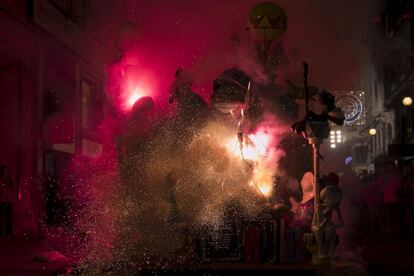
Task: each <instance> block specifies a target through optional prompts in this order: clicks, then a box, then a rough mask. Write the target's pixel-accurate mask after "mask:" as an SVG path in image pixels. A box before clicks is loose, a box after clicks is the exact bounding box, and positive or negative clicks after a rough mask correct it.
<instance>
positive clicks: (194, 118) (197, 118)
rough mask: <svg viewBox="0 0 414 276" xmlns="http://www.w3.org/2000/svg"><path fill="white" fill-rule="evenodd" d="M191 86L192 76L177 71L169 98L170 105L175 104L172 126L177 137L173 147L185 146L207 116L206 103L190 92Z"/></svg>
mask: <svg viewBox="0 0 414 276" xmlns="http://www.w3.org/2000/svg"><path fill="white" fill-rule="evenodd" d="M192 85H193V79H192V76H191V75H190V74H189V73H188V72H186V71H185V70H183V69H178V70H177V72H176V73H175V80H174V81H173V83H172V85H171V96H170V98H169V103H170V104H175V103H176V104H177V115H176V117H175V121H174V125H173V129H174V130H175V132H176V133H177V137H174V138H175V139H174V141H175V142H174V144H175V145H177V144H178V145H187V144H188V143H189V142H190V140H191V138H192V137H193V135H194V133H196V131H197V129H200V128H201V127H202V126H203V124H204V122H205V121H207V119H208V116H209V108H208V106H207V103H206V102H205V101H204V100H203V98H202V97H201V96H199V95H198V94H196V93H195V92H193V91H192V90H191V86H192Z"/></svg>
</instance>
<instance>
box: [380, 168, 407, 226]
mask: <svg viewBox="0 0 414 276" xmlns="http://www.w3.org/2000/svg"><path fill="white" fill-rule="evenodd" d="M383 181H384V182H383V184H382V185H383V191H384V195H383V203H384V217H385V223H386V225H385V232H387V233H393V234H397V232H398V230H399V228H400V223H401V221H400V219H399V218H400V217H401V214H400V201H399V198H398V194H399V191H400V190H401V187H402V185H401V182H402V181H401V174H400V172H399V171H398V169H397V167H396V166H395V163H394V162H393V161H390V162H387V163H386V164H385V168H384V177H383Z"/></svg>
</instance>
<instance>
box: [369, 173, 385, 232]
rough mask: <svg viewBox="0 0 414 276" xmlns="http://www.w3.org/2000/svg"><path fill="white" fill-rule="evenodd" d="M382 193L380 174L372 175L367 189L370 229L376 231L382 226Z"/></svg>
mask: <svg viewBox="0 0 414 276" xmlns="http://www.w3.org/2000/svg"><path fill="white" fill-rule="evenodd" d="M381 197H382V194H381V192H380V187H379V182H378V176H377V175H372V176H370V179H369V183H368V187H367V189H366V204H367V213H368V222H369V225H368V226H369V229H368V230H369V231H370V232H371V233H372V232H376V231H378V229H379V228H380V205H381Z"/></svg>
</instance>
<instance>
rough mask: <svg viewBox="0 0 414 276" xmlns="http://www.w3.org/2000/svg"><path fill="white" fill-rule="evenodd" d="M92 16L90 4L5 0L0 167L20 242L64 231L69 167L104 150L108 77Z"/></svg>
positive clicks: (0, 7)
mask: <svg viewBox="0 0 414 276" xmlns="http://www.w3.org/2000/svg"><path fill="white" fill-rule="evenodd" d="M92 15H93V6H92V4H91V3H90V1H88V0H79V1H69V0H66V1H65V0H29V1H11V0H1V1H0V26H2V27H1V28H0V84H1V89H0V90H1V95H2V101H1V102H0V105H1V108H0V113H1V115H0V122H1V124H0V131H1V133H2V136H1V138H0V147H1V148H0V153H1V156H0V162H1V163H2V164H4V165H6V166H8V167H9V169H10V172H11V174H12V178H13V182H14V188H13V190H14V191H13V193H14V194H15V200H14V202H13V206H14V214H13V217H14V233H15V235H17V236H23V235H41V234H42V232H43V230H44V229H45V227H48V226H60V224H61V222H62V221H63V218H64V217H65V216H66V215H67V214H66V213H67V206H68V205H70V204H69V203H70V199H71V192H70V191H69V190H70V189H69V190H68V189H67V188H66V187H65V185H66V184H65V183H67V182H68V180H67V179H68V178H70V176H68V175H67V174H66V169H67V167H68V164H69V162H70V161H71V159H72V158H73V157H74V156H75V155H77V154H80V155H84V156H94V155H96V154H99V153H100V152H101V151H102V146H101V143H100V140H99V137H98V135H97V134H96V127H97V125H98V124H99V122H100V121H101V120H102V119H103V117H104V113H105V97H104V93H103V80H104V71H103V66H101V65H100V64H99V61H100V60H101V59H100V56H99V54H100V53H99V50H98V49H97V48H96V45H95V42H94V41H93V39H92V36H91V35H90V34H88V33H87V31H86V30H87V28H86V27H87V26H88V24H92V20H93V16H92ZM72 189H76V187H72Z"/></svg>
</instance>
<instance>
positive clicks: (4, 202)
mask: <svg viewBox="0 0 414 276" xmlns="http://www.w3.org/2000/svg"><path fill="white" fill-rule="evenodd" d="M13 200H14V198H13V181H12V179H11V177H10V173H9V169H8V168H7V166H5V165H1V166H0V236H3V235H6V236H8V237H12V236H13V205H12V202H13Z"/></svg>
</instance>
